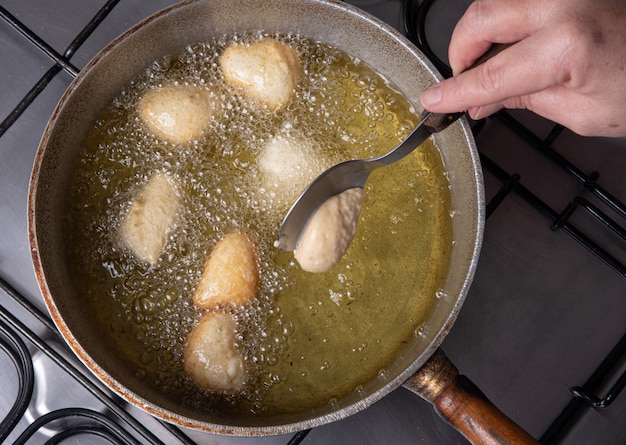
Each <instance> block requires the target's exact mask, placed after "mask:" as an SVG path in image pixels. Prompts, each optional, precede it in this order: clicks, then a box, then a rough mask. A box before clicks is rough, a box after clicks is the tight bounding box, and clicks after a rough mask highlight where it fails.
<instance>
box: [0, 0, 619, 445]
mask: <svg viewBox="0 0 626 445" xmlns="http://www.w3.org/2000/svg"><path fill="white" fill-rule="evenodd" d="M118 1H119V0H109V1H107V2H106V4H105V5H104V6H103V7H102V8H101V9H100V10H99V11H98V12H97V13H96V14H95V15H94V16H93V18H92V19H91V20H90V21H89V22H88V23H87V25H86V26H85V27H84V28H83V30H82V31H81V32H80V33H79V34H78V35H77V36H76V38H75V39H74V40H73V41H72V43H71V44H70V45H69V46H68V47H67V49H66V50H65V51H64V52H63V54H60V53H58V52H56V51H55V50H54V49H53V48H52V47H51V46H50V45H48V44H47V43H46V42H45V40H43V39H41V38H40V37H38V36H37V34H36V33H34V32H33V31H32V30H30V29H29V28H28V27H26V26H25V25H24V24H23V23H21V22H20V21H19V20H18V19H17V18H16V17H14V16H13V15H11V13H10V12H9V11H7V10H6V9H5V8H4V7H2V6H0V17H1V18H2V19H3V20H4V21H5V22H6V23H8V24H9V25H11V27H12V28H14V29H15V30H16V31H17V32H18V33H20V34H21V35H22V36H23V37H24V38H25V39H27V40H28V41H29V42H31V43H32V44H33V45H34V46H36V47H37V48H39V49H40V50H41V51H43V52H44V53H45V54H46V55H47V56H48V57H49V58H50V59H51V60H52V61H54V63H55V65H54V66H53V67H52V68H50V69H49V70H48V71H47V72H46V73H45V74H44V75H43V76H42V77H41V78H40V79H39V80H38V81H37V82H36V83H35V85H33V87H32V88H31V90H30V91H29V92H28V93H27V94H26V95H25V96H24V98H23V99H22V100H21V101H20V102H19V103H18V104H16V105H15V107H14V109H13V110H12V111H11V112H10V113H9V114H8V116H6V117H5V118H4V120H3V121H2V122H1V123H0V137H1V136H2V135H3V134H4V133H5V132H6V131H7V130H8V129H9V128H10V127H11V125H12V124H13V123H14V122H15V121H16V120H17V119H18V118H19V117H20V116H21V114H22V113H23V112H24V111H25V110H26V109H27V108H28V107H29V106H30V105H31V104H32V102H33V101H34V100H35V99H36V98H37V96H38V95H39V94H40V93H41V92H42V91H43V90H44V89H45V88H46V86H47V85H48V84H49V83H50V82H51V81H52V79H53V78H54V77H55V76H56V75H57V74H58V73H59V72H61V71H63V70H65V71H66V72H68V73H69V74H70V75H71V76H72V77H76V76H77V74H78V72H79V71H80V70H79V69H78V68H77V67H75V66H74V65H72V63H71V58H72V56H73V54H74V53H75V52H76V50H77V49H78V48H79V47H80V46H81V45H82V44H83V43H84V41H85V40H86V39H87V38H88V37H89V35H91V33H92V32H93V31H94V30H95V29H96V28H97V27H98V26H99V25H100V23H101V22H102V21H103V20H104V18H106V17H107V16H108V14H109V13H110V12H111V11H112V10H113V8H114V7H115V6H116V5H117V3H118ZM434 2H435V0H424V1H423V2H421V3H418V2H416V1H414V0H405V1H404V2H403V5H404V9H403V15H404V22H405V33H406V35H407V36H408V37H409V38H410V39H411V40H412V41H413V42H414V43H416V44H417V45H418V46H419V47H420V48H421V49H422V50H423V51H424V53H425V54H426V55H427V56H428V57H429V58H430V59H431V60H434V61H435V64H436V66H437V68H438V69H439V70H440V71H441V72H442V74H444V75H446V76H449V75H450V70H449V68H448V67H447V65H446V64H445V63H443V62H441V61H440V59H438V58H437V57H436V55H435V54H434V53H433V52H432V51H431V49H430V46H429V45H428V41H427V38H426V32H425V30H426V26H425V23H426V17H427V15H428V12H429V10H430V7H431V6H432V4H433V3H434ZM493 119H495V120H497V121H498V122H500V123H501V124H503V125H506V126H507V127H509V128H511V129H512V130H513V131H515V132H516V134H518V135H519V136H520V137H522V138H524V139H525V140H526V141H527V143H528V145H529V146H530V147H533V148H534V149H536V150H539V151H540V152H542V153H543V154H544V155H545V156H546V157H547V158H548V159H550V160H551V161H552V162H553V163H555V164H556V165H558V166H559V168H561V169H563V170H564V171H566V172H568V173H569V174H570V175H571V176H572V177H573V178H574V180H575V181H578V182H579V183H580V184H582V186H583V187H584V188H585V189H587V190H589V191H590V192H591V193H592V194H593V195H594V196H596V197H597V198H598V199H600V200H601V202H603V203H604V204H606V205H607V206H608V207H609V208H610V209H612V210H613V211H614V213H616V214H617V216H618V217H619V218H622V223H618V222H616V221H615V219H613V218H612V217H610V216H609V215H607V214H606V213H605V212H603V211H602V210H600V209H599V208H597V207H596V206H595V205H594V204H592V203H591V202H589V201H588V200H586V199H584V198H581V197H576V198H575V199H574V200H573V201H572V202H571V203H570V205H569V206H567V208H566V209H565V211H563V212H560V213H559V212H557V211H555V210H554V209H552V208H550V207H549V206H548V205H547V204H546V203H544V202H543V201H542V200H541V199H539V198H538V197H537V196H536V195H534V194H533V193H532V192H530V191H529V190H528V189H527V188H526V187H524V185H523V184H522V181H521V176H520V175H519V174H516V173H513V174H511V173H508V172H506V171H505V170H504V169H503V168H502V167H500V166H499V165H498V164H497V163H496V162H494V161H492V160H491V159H489V158H488V157H487V156H485V155H484V154H482V153H481V162H482V165H483V167H484V169H485V170H486V171H489V172H490V173H491V174H493V175H494V176H496V177H497V178H498V179H499V180H500V181H501V182H502V187H501V188H500V190H499V191H498V193H496V194H495V195H494V196H493V198H492V199H491V200H490V201H489V203H488V204H487V216H489V215H491V214H492V213H493V212H494V211H495V210H496V209H497V208H498V206H499V205H500V204H501V203H502V202H503V201H504V200H505V199H506V198H507V197H508V196H509V195H510V194H512V193H514V194H517V195H518V196H519V197H521V198H522V199H523V200H524V201H525V202H526V203H528V205H529V206H531V207H532V208H534V209H535V210H536V211H538V212H539V213H541V214H542V215H544V216H545V217H546V218H547V219H548V220H549V221H550V222H551V224H552V226H553V228H554V230H563V231H564V232H566V233H567V234H568V235H570V236H571V237H573V238H574V239H576V240H577V241H578V242H579V243H580V244H581V245H583V246H584V247H585V248H586V249H588V250H589V251H591V252H592V253H593V254H594V255H595V256H596V257H597V258H598V259H599V260H600V261H602V262H604V263H606V264H607V265H608V266H609V267H610V268H611V269H613V270H614V271H615V272H616V273H618V274H619V275H620V276H621V277H622V278H623V279H624V280H626V266H625V265H624V264H623V263H622V262H620V261H619V260H618V259H616V258H615V257H613V256H612V255H611V254H609V253H608V252H607V251H606V250H605V249H603V248H602V247H601V246H600V245H598V244H597V243H596V242H594V241H593V240H592V239H591V238H590V237H589V236H587V235H586V234H585V233H583V232H582V231H581V230H579V229H578V228H576V227H575V226H574V225H573V224H572V223H571V222H570V221H569V218H570V217H571V215H572V214H573V213H574V212H575V211H576V210H577V209H584V210H585V211H587V212H588V213H589V214H590V215H592V216H593V217H594V218H595V220H596V221H597V224H598V226H599V227H606V228H608V229H609V230H611V231H612V232H614V233H615V234H617V235H618V236H619V237H620V238H621V239H622V240H624V241H625V242H626V230H625V229H624V226H623V219H624V218H626V205H624V204H623V203H622V202H620V201H619V200H618V199H616V198H615V197H614V196H612V195H611V194H610V193H609V192H608V191H607V190H605V189H603V188H602V187H601V186H600V185H599V184H598V178H599V174H597V173H592V174H590V175H585V174H584V173H583V172H582V170H581V169H578V168H577V167H576V166H574V165H573V164H572V163H571V162H569V161H568V160H567V159H565V158H564V157H563V156H561V155H560V154H558V153H557V152H556V151H555V150H553V149H552V148H551V144H552V143H553V142H554V141H555V140H556V139H557V138H558V137H559V136H560V134H561V132H562V130H563V128H562V127H561V126H559V125H555V126H554V127H553V128H552V131H551V132H550V133H549V135H548V137H547V138H545V139H540V138H539V137H538V136H536V135H535V134H534V133H533V132H532V131H530V130H529V129H527V128H526V127H524V125H522V124H521V123H520V122H519V121H518V120H516V119H515V118H514V117H513V116H511V114H509V113H507V112H505V111H502V112H500V113H498V114H497V115H496V116H495V117H494V118H493ZM483 124H484V122H478V123H476V125H475V126H474V132H475V134H476V135H478V134H479V133H480V130H481V129H482V128H483ZM0 289H2V291H3V292H4V293H5V294H6V295H8V296H9V297H10V298H12V299H13V300H14V301H15V302H17V303H19V304H20V305H21V306H22V307H23V308H24V309H25V310H26V311H27V313H29V314H30V316H32V317H33V318H34V319H36V320H38V321H39V322H40V323H41V324H42V325H43V326H45V327H46V328H47V331H49V332H51V333H53V335H56V336H59V337H60V334H59V333H58V331H57V330H56V328H55V327H54V325H53V323H52V322H51V320H50V318H49V317H48V316H47V315H46V314H44V313H42V312H41V311H40V310H39V309H38V308H37V307H35V306H34V305H33V304H32V303H30V302H29V301H28V299H26V298H25V297H24V296H23V295H21V294H20V293H19V292H18V291H16V290H15V289H14V288H13V287H12V286H11V285H10V284H9V283H8V282H7V281H5V280H4V279H2V278H0ZM22 339H26V340H28V343H29V344H30V346H31V347H34V348H36V349H37V350H39V351H41V352H42V353H43V354H45V355H46V356H47V357H49V358H50V359H51V360H52V361H53V362H54V363H55V364H56V365H57V366H59V367H60V368H62V369H63V370H64V371H65V372H66V373H67V374H68V375H70V376H71V377H73V378H74V379H75V380H76V382H77V383H78V384H80V385H81V386H83V387H84V388H86V389H87V390H88V391H89V392H90V393H91V394H93V395H94V396H95V397H96V398H97V399H98V400H99V401H100V402H102V404H104V405H105V406H106V407H107V409H108V412H109V413H110V415H108V416H106V415H103V414H101V413H99V412H96V411H92V410H88V409H81V408H70V409H68V408H64V409H59V410H55V411H51V412H49V413H46V414H45V415H43V416H41V417H40V418H38V419H35V420H34V421H33V422H32V423H31V424H30V425H29V426H28V427H27V429H26V430H24V432H23V433H22V435H21V436H20V437H19V438H18V439H17V442H16V443H25V442H26V441H27V440H28V439H29V438H30V437H32V435H33V434H35V433H36V432H37V431H38V430H39V429H41V428H45V427H46V426H47V425H50V424H53V423H55V422H59V421H61V420H63V419H69V418H72V419H74V421H73V422H72V423H71V427H69V428H66V429H62V430H60V431H59V432H58V433H57V435H55V436H54V437H53V438H52V439H50V441H49V443H59V442H61V441H63V440H64V439H67V438H69V437H72V436H76V435H80V434H93V435H97V436H101V437H104V438H106V439H108V440H109V441H111V442H112V443H129V444H135V443H146V442H148V443H153V444H161V443H163V442H162V441H161V440H160V439H159V438H157V437H156V436H155V435H154V434H153V433H152V431H150V429H148V428H147V427H146V426H144V425H142V424H141V423H140V422H139V421H138V420H136V419H135V418H134V417H133V416H132V415H131V414H129V413H128V412H127V411H126V410H125V409H124V402H122V401H120V400H119V399H117V398H115V397H114V396H112V395H111V394H109V393H107V392H106V391H104V390H103V389H102V388H100V387H99V386H98V385H97V384H95V383H93V381H92V380H91V379H90V378H89V377H88V375H87V374H86V371H83V370H82V369H78V368H76V367H75V366H74V365H72V364H71V363H70V362H69V361H68V360H66V359H65V358H64V357H63V355H62V354H61V353H59V352H58V351H57V350H56V349H55V348H54V347H52V346H51V345H50V344H49V343H48V342H46V341H45V340H43V339H42V338H41V337H40V336H38V335H37V334H35V333H34V332H33V331H32V330H31V329H29V328H28V327H27V326H26V325H25V324H23V323H22V322H21V321H20V320H19V319H18V318H16V317H15V316H14V315H12V314H11V313H10V312H9V311H8V310H7V309H6V308H5V307H2V306H0V348H2V350H3V351H4V353H5V354H6V355H7V356H8V357H9V359H10V360H11V362H12V363H14V365H15V369H16V371H17V375H18V382H19V383H18V386H19V388H18V393H17V396H16V400H15V403H14V406H13V407H12V409H11V411H10V412H9V414H8V415H7V416H6V417H5V418H4V419H3V420H2V422H1V423H0V442H2V441H3V440H4V439H5V438H6V437H7V436H8V435H9V434H10V433H11V432H12V431H13V429H14V428H15V427H16V425H17V423H18V422H19V420H20V419H21V418H22V417H23V416H24V413H25V412H26V409H27V406H28V404H29V402H30V399H31V397H32V394H33V386H34V373H33V364H32V358H31V354H30V352H29V347H27V345H26V343H25V342H24V340H22ZM625 356H626V335H624V337H622V339H621V340H620V341H619V342H618V343H617V345H616V346H615V347H614V348H613V350H611V352H610V353H609V354H608V355H607V357H606V358H605V359H604V360H603V361H602V362H601V363H600V364H599V365H598V367H597V369H596V371H595V372H594V373H593V374H592V376H591V377H590V378H589V379H588V380H587V381H586V382H584V383H583V384H582V385H581V386H580V387H574V388H572V389H571V395H572V398H571V401H570V403H569V404H568V405H567V406H566V407H565V409H564V410H563V411H562V413H561V414H560V415H559V416H558V417H557V418H556V419H555V420H554V422H553V423H552V424H551V426H550V427H549V428H548V430H547V431H546V432H545V433H544V435H543V436H542V438H541V442H542V443H544V444H548V443H555V442H556V441H558V439H559V438H560V437H563V435H564V434H566V433H567V431H569V430H570V429H571V428H572V426H573V425H574V424H575V422H576V421H577V420H578V419H579V417H580V415H581V411H583V410H585V409H589V408H590V407H596V408H605V407H608V406H609V405H610V404H611V403H612V402H613V401H614V400H615V399H616V397H617V396H618V395H619V394H620V392H621V391H622V389H623V388H624V386H626V373H622V375H621V376H618V377H617V378H616V376H615V373H616V372H615V369H616V367H617V365H618V364H619V363H623V362H624V359H625ZM610 381H615V383H614V384H613V386H612V387H611V388H610V390H609V391H608V392H607V393H606V395H604V396H598V395H597V394H596V392H597V391H598V388H601V387H603V385H605V384H606V383H607V382H610ZM159 422H160V423H161V424H162V425H163V427H164V428H165V429H166V430H167V431H169V433H170V434H171V435H172V436H173V437H174V438H176V439H177V440H178V441H179V442H180V443H184V444H193V443H194V441H193V440H191V439H190V438H189V437H188V436H187V435H185V433H184V432H182V431H181V430H180V429H178V428H177V427H175V426H173V425H171V424H169V423H166V422H161V421H159ZM308 432H309V431H308V430H307V431H302V432H299V433H296V434H294V435H293V436H292V437H291V439H290V440H289V442H288V445H297V444H299V443H301V442H302V441H303V440H304V438H305V437H306V435H307V434H308ZM138 438H140V439H141V442H140V441H139V439H138Z"/></svg>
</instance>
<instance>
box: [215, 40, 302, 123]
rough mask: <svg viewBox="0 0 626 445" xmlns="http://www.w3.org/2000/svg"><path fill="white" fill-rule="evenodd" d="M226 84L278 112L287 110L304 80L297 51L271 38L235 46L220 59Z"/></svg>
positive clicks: (228, 49)
mask: <svg viewBox="0 0 626 445" xmlns="http://www.w3.org/2000/svg"><path fill="white" fill-rule="evenodd" d="M220 66H221V68H222V73H223V74H224V80H225V81H226V83H227V84H228V85H230V86H233V87H237V88H239V89H241V90H242V91H243V94H244V95H245V96H246V97H248V98H250V99H252V100H254V101H256V102H259V103H261V104H263V105H265V106H267V107H268V108H269V109H270V110H271V111H276V110H278V109H280V108H283V107H284V106H286V105H287V104H288V103H289V101H290V100H291V97H292V96H293V93H294V90H295V88H296V86H297V85H298V82H299V81H300V77H301V76H302V68H301V66H300V60H299V58H298V54H297V53H296V50H294V49H293V48H292V47H291V46H289V45H287V44H285V43H282V42H279V41H278V40H276V39H272V38H263V39H260V40H257V41H255V42H253V43H251V44H248V45H244V44H233V45H230V46H229V47H227V48H226V49H225V50H224V52H223V54H222V56H221V57H220Z"/></svg>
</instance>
